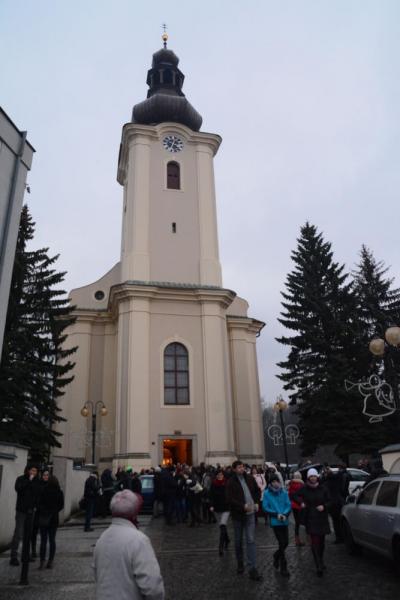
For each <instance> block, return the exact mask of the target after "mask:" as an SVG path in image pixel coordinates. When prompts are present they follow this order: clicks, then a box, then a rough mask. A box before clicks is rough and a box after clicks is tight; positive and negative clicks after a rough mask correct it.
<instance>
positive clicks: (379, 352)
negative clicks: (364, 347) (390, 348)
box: [369, 338, 385, 356]
mask: <svg viewBox="0 0 400 600" xmlns="http://www.w3.org/2000/svg"><path fill="white" fill-rule="evenodd" d="M369 351H370V352H372V354H373V355H374V356H383V355H384V354H385V340H382V339H381V338H374V339H373V340H371V341H370V343H369Z"/></svg>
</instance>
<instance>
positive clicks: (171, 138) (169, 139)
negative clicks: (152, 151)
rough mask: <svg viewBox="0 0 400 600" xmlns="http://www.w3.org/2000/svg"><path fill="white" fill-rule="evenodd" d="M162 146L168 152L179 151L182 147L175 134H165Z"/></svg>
mask: <svg viewBox="0 0 400 600" xmlns="http://www.w3.org/2000/svg"><path fill="white" fill-rule="evenodd" d="M163 146H164V148H165V149H166V150H168V152H180V151H181V150H182V148H183V142H182V140H181V139H180V138H178V137H177V136H176V135H167V136H166V137H165V138H164V139H163Z"/></svg>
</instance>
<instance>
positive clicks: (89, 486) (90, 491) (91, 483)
mask: <svg viewBox="0 0 400 600" xmlns="http://www.w3.org/2000/svg"><path fill="white" fill-rule="evenodd" d="M99 489H100V486H99V480H98V479H97V477H96V476H95V475H89V477H88V478H87V479H86V481H85V491H84V493H83V495H84V497H85V499H86V500H93V498H96V497H97V495H98V493H99Z"/></svg>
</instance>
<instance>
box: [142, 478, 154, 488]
mask: <svg viewBox="0 0 400 600" xmlns="http://www.w3.org/2000/svg"><path fill="white" fill-rule="evenodd" d="M140 481H141V483H142V490H152V489H153V487H154V485H153V478H152V477H143V479H141V480H140Z"/></svg>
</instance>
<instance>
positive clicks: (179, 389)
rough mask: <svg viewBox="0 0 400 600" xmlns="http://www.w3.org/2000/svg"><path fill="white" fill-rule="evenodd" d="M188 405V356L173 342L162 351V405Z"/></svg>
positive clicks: (182, 348) (181, 345)
mask: <svg viewBox="0 0 400 600" xmlns="http://www.w3.org/2000/svg"><path fill="white" fill-rule="evenodd" d="M189 403H190V402H189V355H188V351H187V350H186V348H185V346H183V344H178V343H177V342H174V343H172V344H168V346H167V347H166V348H165V350H164V404H169V405H171V404H180V405H182V404H189Z"/></svg>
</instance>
